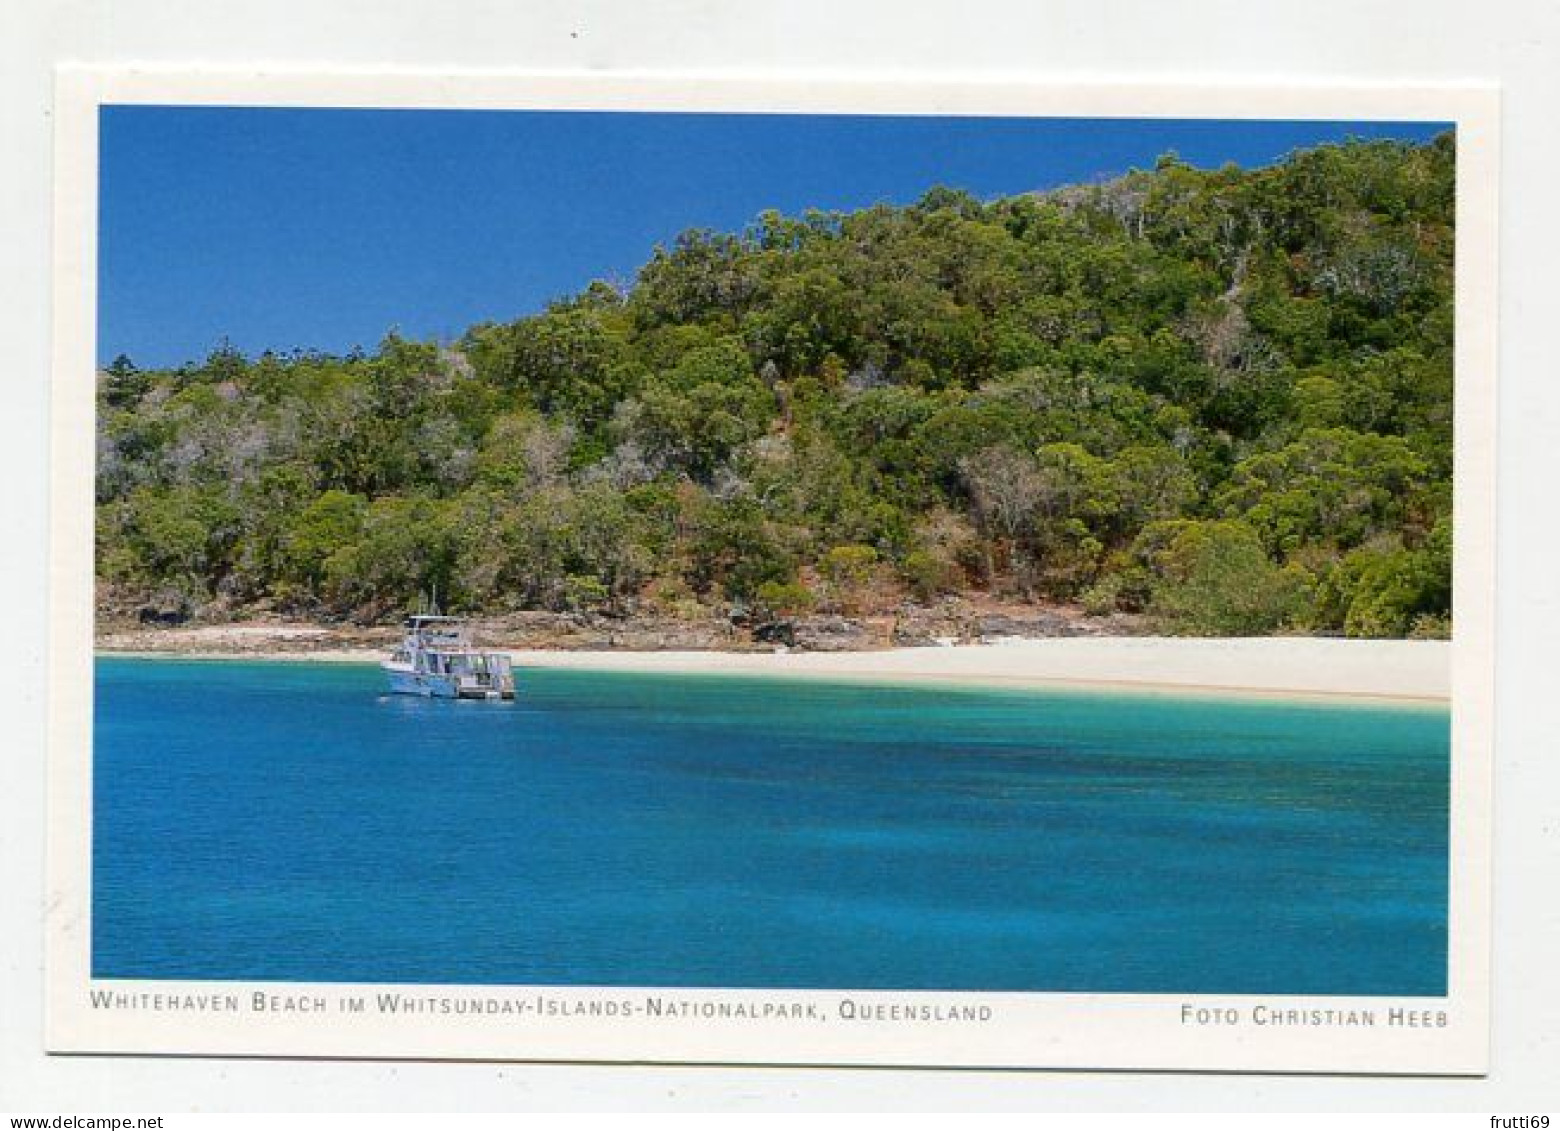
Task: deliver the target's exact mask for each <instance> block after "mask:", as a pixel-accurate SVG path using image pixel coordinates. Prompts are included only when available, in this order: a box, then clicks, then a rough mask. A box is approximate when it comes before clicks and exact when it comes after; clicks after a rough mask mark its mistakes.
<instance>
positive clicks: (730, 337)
mask: <svg viewBox="0 0 1560 1131" xmlns="http://www.w3.org/2000/svg"><path fill="white" fill-rule="evenodd" d="M1454 158H1455V145H1454V144H1453V139H1452V138H1451V136H1450V135H1447V136H1444V137H1441V138H1437V139H1435V140H1433V141H1431V142H1429V143H1427V144H1424V145H1410V144H1405V143H1399V142H1385V141H1383V142H1350V143H1348V144H1344V145H1333V146H1322V147H1318V148H1315V149H1310V150H1303V151H1300V152H1297V153H1294V154H1292V155H1290V156H1289V157H1288V158H1286V159H1284V160H1283V161H1280V162H1278V163H1276V164H1274V165H1272V166H1270V167H1268V168H1264V169H1257V170H1243V169H1240V168H1237V167H1234V166H1226V167H1224V168H1221V169H1216V170H1204V169H1198V168H1196V167H1194V166H1192V165H1190V164H1188V163H1187V162H1185V161H1183V160H1181V159H1180V158H1178V157H1176V156H1175V155H1173V154H1171V155H1167V156H1166V157H1165V158H1163V159H1162V160H1161V161H1159V162H1158V163H1157V164H1156V166H1155V167H1154V168H1152V169H1143V170H1133V171H1131V172H1129V173H1127V174H1125V175H1123V176H1121V177H1118V178H1116V179H1114V180H1111V181H1107V182H1103V183H1098V184H1091V185H1083V186H1070V187H1065V188H1060V189H1054V190H1049V191H1046V192H1043V193H1033V194H1024V195H1019V196H1013V197H1008V198H1004V199H998V200H990V201H985V200H980V199H978V198H976V197H974V196H971V195H970V194H969V193H967V192H964V191H962V190H960V189H958V188H957V187H955V186H938V187H934V188H931V189H929V190H928V191H927V192H926V193H925V194H924V195H923V196H922V197H921V199H919V200H918V201H916V202H915V203H914V204H911V205H909V206H905V207H899V206H893V205H889V204H879V205H875V206H873V207H870V208H866V209H862V210H859V211H855V212H850V213H838V212H816V211H815V212H807V213H804V214H802V215H800V216H784V215H781V214H779V213H776V212H766V213H764V214H762V215H761V216H759V217H757V218H756V219H755V220H754V222H753V223H752V224H751V225H750V226H749V227H747V228H746V229H745V230H743V231H740V232H732V233H721V232H710V231H695V232H688V233H684V234H682V235H680V236H677V237H676V238H675V239H672V240H670V241H669V242H668V243H667V244H666V245H664V246H662V247H660V248H657V249H655V250H654V251H653V252H652V253H651V254H650V257H649V261H648V262H647V263H646V264H645V266H644V267H643V268H642V270H641V271H640V272H639V274H638V276H637V278H635V279H634V280H633V282H632V283H631V284H629V285H623V286H619V285H609V284H606V283H600V282H598V283H592V284H591V285H590V286H588V287H586V288H585V289H584V290H583V291H581V292H580V293H578V294H576V295H573V296H567V297H564V298H562V299H559V300H558V301H556V302H553V303H551V304H550V305H549V306H547V307H546V308H545V309H543V310H540V311H535V312H531V313H528V314H527V315H525V316H524V317H519V318H517V319H515V320H513V321H508V322H491V323H485V324H482V325H478V326H474V327H472V328H471V329H470V330H468V331H467V332H466V333H465V334H464V335H463V336H462V337H460V339H459V340H458V341H456V342H454V343H452V344H441V343H437V342H423V341H415V340H411V339H408V338H406V337H404V336H402V335H401V334H399V333H396V332H391V333H390V334H388V335H387V336H386V337H385V339H384V340H383V341H382V342H380V343H379V345H378V346H377V347H376V348H375V349H374V350H373V351H372V352H363V351H353V352H352V353H350V354H348V355H346V356H341V357H334V356H329V355H324V354H319V353H311V352H302V351H295V352H291V353H264V354H262V355H260V356H259V357H257V358H253V359H251V358H248V357H246V356H245V355H244V354H243V353H242V352H241V351H239V350H237V349H236V348H234V347H233V346H232V345H231V344H229V343H226V342H223V343H221V344H220V345H219V346H218V347H217V348H215V349H214V350H213V351H212V352H211V353H210V354H209V355H208V356H207V357H206V358H204V359H203V360H201V361H199V362H196V363H192V364H190V365H186V366H182V367H179V368H176V369H167V370H142V369H139V368H137V367H136V366H135V365H134V364H133V363H132V362H130V361H129V359H128V358H123V357H121V358H118V359H116V360H115V361H114V362H113V363H112V364H110V365H109V366H108V367H107V368H106V369H105V370H104V371H103V372H102V373H101V374H100V375H99V397H98V426H99V436H98V468H97V472H98V473H97V499H98V506H99V510H98V522H97V537H98V569H99V574H100V576H101V578H102V579H103V581H104V583H105V593H106V594H109V595H111V599H112V600H113V601H115V602H118V603H119V604H120V605H121V606H130V607H134V604H135V603H136V602H146V601H151V602H153V603H158V602H162V601H163V599H164V597H167V595H168V594H170V593H171V594H173V595H174V597H176V598H177V601H178V602H182V603H183V604H184V605H186V606H188V607H189V608H190V609H192V610H199V611H201V612H202V613H203V614H209V615H213V616H215V615H220V614H221V612H222V611H223V610H227V611H230V612H239V611H242V610H243V608H245V607H248V606H255V607H260V606H268V607H271V608H282V609H297V610H304V609H311V610H316V611H318V610H327V611H333V612H336V613H340V614H343V615H347V614H350V615H356V616H360V617H365V618H369V619H372V618H375V617H381V616H390V615H394V614H395V613H397V612H399V611H401V610H404V609H405V608H406V607H408V606H413V605H415V604H417V603H418V602H419V601H423V600H428V599H431V598H433V597H434V596H435V595H436V596H437V598H438V599H439V600H440V601H441V602H442V603H444V604H446V605H449V606H452V607H462V608H472V609H522V608H535V609H551V610H575V611H583V612H595V611H602V612H612V613H619V612H626V611H631V610H633V609H634V608H636V607H638V606H640V605H641V604H648V605H649V606H650V607H653V608H656V609H660V610H663V611H666V610H670V611H673V612H674V613H675V615H680V616H682V615H687V616H694V615H711V614H712V613H714V612H716V611H717V610H724V611H731V610H733V609H737V610H740V609H747V610H748V611H750V612H753V613H755V614H761V615H794V614H796V613H799V612H803V611H806V610H808V609H814V608H825V609H846V610H864V609H868V608H875V609H879V610H881V609H883V608H884V607H886V606H887V605H889V604H891V603H893V602H895V601H897V600H900V599H902V598H904V597H906V596H908V597H910V598H912V599H915V600H921V601H932V600H936V599H938V598H939V597H941V596H943V595H945V594H948V593H956V592H961V591H967V590H970V589H972V588H974V589H981V590H984V591H987V592H989V593H991V594H993V595H998V596H1004V597H1009V598H1021V599H1032V600H1046V601H1081V602H1082V603H1083V604H1084V606H1085V607H1086V608H1087V609H1088V610H1089V611H1091V612H1096V613H1107V612H1111V611H1117V610H1120V611H1126V612H1135V613H1148V614H1150V615H1152V616H1154V617H1156V618H1157V619H1158V622H1159V623H1160V624H1162V625H1163V626H1164V628H1165V629H1166V630H1167V631H1177V632H1206V633H1230V632H1272V631H1284V630H1309V631H1319V632H1345V633H1349V634H1352V635H1362V636H1380V635H1390V636H1400V635H1408V634H1413V635H1444V634H1445V633H1446V632H1447V631H1449V626H1450V616H1451V551H1450V545H1451V525H1450V512H1451V505H1450V494H1451V492H1450V480H1451V468H1452V416H1453V414H1452V401H1453V398H1452V345H1453V342H1452V327H1453V322H1454V318H1453V311H1452V295H1453V278H1452V252H1453V248H1454V242H1455V241H1454V228H1453V219H1454V217H1453V191H1454V184H1455V169H1454ZM168 599H169V600H173V598H172V597H170V598H168Z"/></svg>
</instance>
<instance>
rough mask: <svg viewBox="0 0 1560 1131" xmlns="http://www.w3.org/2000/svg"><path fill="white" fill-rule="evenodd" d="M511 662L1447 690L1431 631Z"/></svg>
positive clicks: (1414, 694)
mask: <svg viewBox="0 0 1560 1131" xmlns="http://www.w3.org/2000/svg"><path fill="white" fill-rule="evenodd" d="M514 657H515V663H516V664H517V665H519V666H520V667H522V668H524V667H547V668H582V669H592V670H601V671H607V670H610V671H636V672H724V673H744V674H753V675H760V674H770V675H792V676H820V677H835V678H865V679H888V680H893V681H896V682H898V681H901V680H907V681H908V680H915V681H927V682H938V683H943V682H947V683H970V684H987V685H1001V686H1042V685H1050V684H1067V683H1084V684H1116V685H1128V686H1141V687H1166V688H1170V687H1174V688H1182V689H1187V690H1192V689H1204V690H1221V691H1248V692H1265V693H1269V694H1294V695H1348V696H1369V697H1381V698H1394V699H1400V698H1401V699H1446V698H1448V697H1449V695H1450V690H1451V648H1450V645H1449V644H1447V643H1446V642H1444V641H1435V640H1331V639H1329V640H1320V639H1311V638H1302V637H1282V638H1261V639H1237V640H1188V639H1180V638H1166V637H1067V638H1059V639H1047V640H1019V639H1014V640H1005V641H1001V642H997V643H991V644H972V645H964V646H960V647H947V648H897V649H891V650H888V651H882V652H803V653H785V654H764V653H751V652H736V653H727V652H623V653H617V652H540V651H523V652H515V653H514Z"/></svg>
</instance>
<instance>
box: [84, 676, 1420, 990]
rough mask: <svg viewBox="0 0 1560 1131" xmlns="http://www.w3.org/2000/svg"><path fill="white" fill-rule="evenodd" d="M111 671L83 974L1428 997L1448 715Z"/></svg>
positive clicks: (1027, 696) (967, 693)
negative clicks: (516, 695)
mask: <svg viewBox="0 0 1560 1131" xmlns="http://www.w3.org/2000/svg"><path fill="white" fill-rule="evenodd" d="M519 676H520V681H521V685H522V696H521V698H520V699H519V700H518V701H517V702H516V703H514V704H502V705H500V704H483V703H447V702H432V701H425V700H420V699H412V698H406V697H392V696H387V695H383V694H381V688H380V676H379V672H378V671H377V669H375V668H373V667H370V666H358V665H327V664H304V663H247V662H242V663H241V662H200V661H171V660H131V659H102V660H99V662H98V665H97V708H96V726H97V731H96V753H95V778H94V791H95V807H94V853H93V959H92V961H93V973H94V975H96V976H98V977H113V978H202V979H281V980H289V981H364V982H385V981H388V982H428V983H486V984H527V983H545V984H579V985H645V986H752V987H792V988H829V987H836V988H837V987H849V988H860V989H911V988H915V989H930V988H939V989H966V990H1048V991H1127V992H1139V993H1221V994H1240V993H1296V994H1390V995H1420V994H1423V995H1439V994H1442V993H1444V992H1445V988H1446V901H1447V891H1446V872H1447V793H1448V747H1449V730H1448V723H1449V716H1448V713H1447V711H1446V710H1444V709H1440V708H1433V707H1421V706H1412V707H1382V706H1364V705H1357V704H1354V705H1341V706H1334V705H1320V704H1315V703H1303V702H1280V701H1271V700H1258V699H1242V698H1217V697H1172V696H1167V695H1156V694H1118V693H1104V692H1095V691H1087V692H1083V691H1054V692H1009V691H973V690H966V689H933V688H924V687H919V688H907V687H881V686H869V685H861V684H827V683H821V682H805V681H790V680H775V679H748V678H733V677H724V676H696V677H690V676H646V675H623V674H594V673H581V672H535V671H523V672H521V673H519Z"/></svg>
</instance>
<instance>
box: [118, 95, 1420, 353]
mask: <svg viewBox="0 0 1560 1131" xmlns="http://www.w3.org/2000/svg"><path fill="white" fill-rule="evenodd" d="M1441 128H1442V127H1439V126H1436V125H1431V124H1424V123H1371V122H1353V123H1350V122H1235V121H1197V122H1191V121H1168V120H1128V119H1115V120H1077V119H1059V118H1052V119H1011V118H1009V119H1002V118H917V117H855V116H850V117H817V116H791V115H735V114H659V113H656V114H650V113H643V114H633V113H610V114H608V113H562V112H558V113H538V112H502V111H409V110H378V111H365V110H323V109H308V110H290V109H252V108H210V107H201V108H189V107H157V106H110V107H105V108H104V109H103V111H102V163H101V189H100V191H101V197H100V224H99V233H100V236H99V238H100V243H99V246H100V260H99V289H98V296H99V312H98V354H99V358H100V360H101V361H104V362H106V361H108V360H110V359H112V358H114V357H115V356H117V355H119V354H121V353H124V354H128V355H129V356H130V357H132V358H134V359H135V361H136V362H137V363H139V364H140V365H142V366H163V365H176V364H179V363H182V362H185V361H192V360H198V359H200V358H202V357H204V356H205V355H206V354H207V353H208V352H210V350H211V349H212V347H213V346H214V345H216V344H217V343H218V342H220V341H221V340H223V339H227V340H228V341H230V342H231V343H232V344H233V345H235V346H237V347H238V348H239V349H240V350H243V351H244V352H246V353H249V354H251V355H253V354H257V353H259V352H261V351H262V350H265V349H274V350H277V351H286V350H291V349H294V348H305V349H321V350H325V351H328V352H345V351H346V350H349V349H351V348H352V347H353V346H355V345H361V346H363V347H364V348H365V349H372V348H373V347H374V345H375V344H376V343H377V342H378V341H379V340H380V339H381V338H382V337H383V336H384V334H385V332H386V331H387V330H389V329H390V328H392V327H395V328H398V329H399V330H400V331H401V332H402V333H403V334H406V335H408V336H411V337H419V338H422V337H440V338H454V337H457V336H459V334H460V333H461V332H462V331H463V330H464V329H465V328H466V327H467V326H469V325H471V324H472V323H474V322H480V321H487V320H508V319H512V318H515V317H518V316H519V315H522V314H526V313H530V312H533V311H536V310H538V309H540V308H541V307H542V306H543V305H545V303H546V302H547V301H548V300H550V299H552V298H556V297H559V296H561V295H565V294H569V293H571V292H573V291H576V290H578V289H579V288H581V287H583V286H584V285H585V284H587V283H589V282H590V281H591V280H592V279H597V278H616V279H621V280H624V281H628V280H631V279H632V277H633V274H634V272H635V270H636V269H637V268H638V267H639V266H640V265H641V264H642V263H644V262H645V260H646V259H647V258H648V257H649V255H650V253H651V251H652V250H653V248H654V247H655V245H656V244H657V243H666V242H669V241H670V240H671V239H673V238H674V237H675V236H676V234H677V233H678V232H680V231H682V230H684V229H686V228H691V227H705V228H716V229H724V230H737V229H740V228H741V227H743V226H744V225H745V224H746V223H747V222H748V221H749V220H751V219H752V218H753V217H755V216H756V215H757V214H758V213H759V212H762V211H763V210H765V209H767V208H776V209H779V210H781V211H783V212H788V213H796V212H800V211H802V210H804V209H807V208H822V209H854V208H860V207H865V206H867V205H870V204H873V203H876V202H879V201H888V202H893V203H908V202H910V201H913V200H915V199H916V198H917V197H919V196H920V195H921V194H922V193H923V192H925V191H926V189H928V188H929V187H931V186H932V185H936V184H945V185H950V186H954V187H958V188H963V189H967V190H968V191H970V192H972V193H974V194H975V195H976V196H979V197H982V198H991V197H996V196H1002V195H1007V194H1011V193H1017V192H1025V191H1028V190H1032V189H1040V188H1049V187H1053V186H1055V185H1059V184H1066V183H1071V182H1076V181H1088V180H1096V179H1100V178H1104V177H1109V176H1113V175H1115V174H1117V173H1120V172H1123V171H1125V170H1127V169H1129V168H1132V167H1134V166H1136V167H1145V166H1148V165H1151V164H1152V163H1153V161H1154V159H1155V158H1156V157H1157V156H1158V155H1159V154H1161V153H1164V152H1166V151H1167V150H1175V151H1176V152H1178V153H1179V154H1180V155H1181V156H1182V157H1183V158H1184V159H1186V160H1188V161H1190V162H1192V163H1193V164H1196V165H1202V166H1216V165H1221V164H1223V163H1225V162H1226V161H1233V162H1236V163H1237V164H1240V165H1245V166H1255V165H1264V164H1268V163H1271V162H1272V161H1274V160H1276V159H1278V158H1280V157H1282V156H1283V155H1284V154H1285V153H1287V152H1289V151H1290V150H1292V149H1295V148H1298V147H1302V146H1307V145H1313V144H1316V143H1318V142H1323V141H1330V140H1341V139H1343V138H1345V137H1349V136H1358V137H1400V138H1406V139H1411V140H1423V139H1425V138H1428V137H1431V136H1433V135H1434V134H1435V133H1437V132H1438V131H1439V129H1441Z"/></svg>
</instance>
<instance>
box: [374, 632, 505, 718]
mask: <svg viewBox="0 0 1560 1131" xmlns="http://www.w3.org/2000/svg"><path fill="white" fill-rule="evenodd" d="M379 666H380V667H381V668H383V669H384V670H385V674H386V675H388V676H389V678H390V690H391V691H392V692H394V693H395V694H397V695H427V696H432V697H434V698H436V699H513V698H514V697H515V677H514V672H513V670H512V669H511V667H510V663H509V654H508V653H507V652H484V651H482V650H481V649H478V648H473V647H472V646H471V634H470V630H469V629H468V628H467V626H466V623H465V622H464V621H462V620H460V619H459V618H458V617H443V616H426V615H420V616H414V617H408V618H407V620H406V637H405V639H403V640H402V641H401V644H400V647H398V648H397V649H396V650H395V652H394V653H392V654H391V656H390V658H389V659H388V660H381V661H380V664H379Z"/></svg>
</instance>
